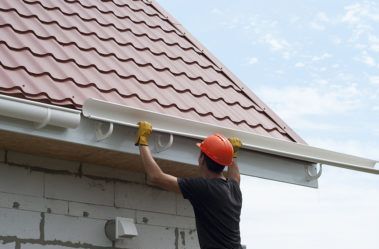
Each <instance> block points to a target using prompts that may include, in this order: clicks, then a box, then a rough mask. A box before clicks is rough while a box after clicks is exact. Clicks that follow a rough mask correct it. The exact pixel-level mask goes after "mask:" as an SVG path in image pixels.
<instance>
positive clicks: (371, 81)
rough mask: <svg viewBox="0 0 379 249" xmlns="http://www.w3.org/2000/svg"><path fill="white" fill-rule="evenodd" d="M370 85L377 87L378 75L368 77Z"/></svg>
mask: <svg viewBox="0 0 379 249" xmlns="http://www.w3.org/2000/svg"><path fill="white" fill-rule="evenodd" d="M369 82H370V84H373V85H378V86H379V75H375V76H370V77H369Z"/></svg>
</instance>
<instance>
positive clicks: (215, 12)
mask: <svg viewBox="0 0 379 249" xmlns="http://www.w3.org/2000/svg"><path fill="white" fill-rule="evenodd" d="M211 14H215V15H223V14H224V11H222V10H220V9H218V8H214V9H212V10H211Z"/></svg>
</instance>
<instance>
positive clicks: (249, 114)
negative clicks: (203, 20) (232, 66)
mask: <svg viewBox="0 0 379 249" xmlns="http://www.w3.org/2000/svg"><path fill="white" fill-rule="evenodd" d="M0 34H1V35H0V93H2V94H6V95H12V96H17V97H20V98H25V99H33V100H37V101H41V102H45V103H50V104H53V105H57V106H65V107H69V108H74V109H79V110H80V109H81V108H82V106H83V103H84V101H85V100H86V99H88V98H96V99H99V100H104V101H109V102H113V103H117V104H122V105H128V106H132V107H136V108H141V109H145V110H150V111H155V112H158V113H164V114H169V115H174V116H176V117H181V118H186V119H192V120H197V121H200V122H204V123H210V124H217V125H219V126H224V127H227V128H232V129H238V130H242V131H249V132H252V133H255V134H259V135H264V136H269V137H274V138H279V139H283V140H286V141H293V142H297V143H305V142H304V141H303V140H302V139H301V138H300V137H299V136H298V135H297V134H296V133H295V132H294V131H293V130H291V129H290V128H289V127H288V126H287V125H286V124H285V123H284V122H283V121H282V120H281V119H280V118H279V117H278V116H277V115H276V114H275V113H274V112H273V111H272V110H271V109H270V108H268V107H267V106H266V105H265V104H264V103H263V102H262V101H261V100H260V99H259V98H258V97H257V96H256V95H255V94H254V93H252V92H251V91H250V90H249V88H248V87H246V86H245V85H244V84H243V83H242V82H241V81H240V80H239V79H238V78H236V77H235V76H234V75H233V74H232V73H231V72H230V71H229V70H228V69H227V68H225V67H224V66H223V65H222V64H221V63H220V62H219V61H218V60H217V59H216V58H215V57H214V56H213V55H212V54H211V53H210V52H209V51H207V50H206V49H205V48H204V47H203V46H202V45H201V44H200V43H199V42H198V41H196V39H195V38H193V37H192V36H191V35H190V34H189V33H188V32H187V31H186V30H184V28H183V27H182V26H181V25H180V24H178V22H177V21H176V20H175V19H174V18H173V17H172V16H170V15H169V14H168V13H166V12H165V11H164V10H163V9H162V8H161V7H160V6H159V5H158V4H157V3H156V2H149V1H136V0H130V1H127V0H125V1H122V0H112V1H110V0H108V1H106V0H103V1H96V2H95V1H90V0H64V1H63V0H62V1H53V0H43V1H42V0H40V1H38V0H3V1H1V2H0Z"/></svg>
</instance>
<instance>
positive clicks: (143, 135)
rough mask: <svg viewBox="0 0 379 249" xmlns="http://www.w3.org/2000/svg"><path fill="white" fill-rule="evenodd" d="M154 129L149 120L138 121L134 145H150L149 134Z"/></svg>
mask: <svg viewBox="0 0 379 249" xmlns="http://www.w3.org/2000/svg"><path fill="white" fill-rule="evenodd" d="M152 131H153V127H152V125H151V124H150V123H149V122H147V121H140V122H138V132H137V136H136V142H135V144H134V145H136V146H138V145H145V146H148V145H149V136H150V134H151V132H152Z"/></svg>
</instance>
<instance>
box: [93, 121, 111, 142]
mask: <svg viewBox="0 0 379 249" xmlns="http://www.w3.org/2000/svg"><path fill="white" fill-rule="evenodd" d="M104 124H105V123H103V122H99V123H98V124H97V126H96V141H97V142H100V141H102V140H104V139H107V138H108V137H110V136H111V135H112V133H113V123H108V128H107V131H106V132H105V133H104V132H103V126H104Z"/></svg>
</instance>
